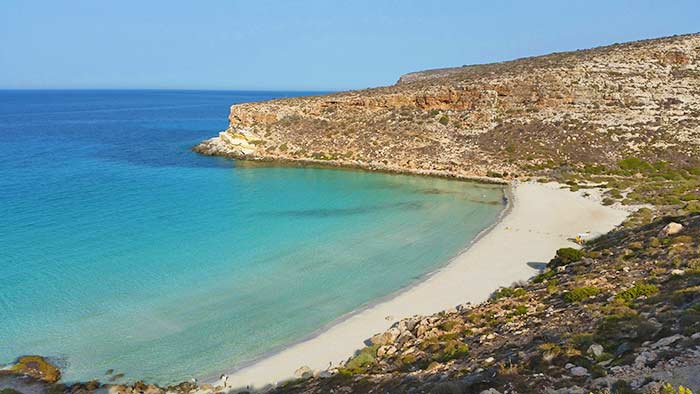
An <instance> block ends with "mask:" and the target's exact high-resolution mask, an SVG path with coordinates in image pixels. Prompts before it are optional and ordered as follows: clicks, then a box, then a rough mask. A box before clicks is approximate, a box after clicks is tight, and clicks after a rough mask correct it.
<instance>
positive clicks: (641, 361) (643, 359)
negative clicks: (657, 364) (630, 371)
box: [634, 351, 657, 368]
mask: <svg viewBox="0 0 700 394" xmlns="http://www.w3.org/2000/svg"><path fill="white" fill-rule="evenodd" d="M656 357H657V356H656V352H653V351H644V352H641V353H639V355H638V356H637V357H636V358H635V359H634V365H635V366H637V367H639V368H641V367H644V366H646V365H647V364H648V363H650V362H652V361H655V360H656Z"/></svg>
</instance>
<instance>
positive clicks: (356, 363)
mask: <svg viewBox="0 0 700 394" xmlns="http://www.w3.org/2000/svg"><path fill="white" fill-rule="evenodd" d="M377 349H379V345H372V346H368V347H366V348H364V349H362V350H361V351H360V353H359V354H358V355H357V356H355V357H353V358H352V359H351V360H350V361H348V362H347V363H346V364H345V367H344V368H342V369H341V370H340V371H339V372H340V373H342V374H345V375H357V374H361V373H365V372H367V370H368V368H369V367H370V366H371V365H372V364H373V363H374V359H375V358H376V357H377Z"/></svg>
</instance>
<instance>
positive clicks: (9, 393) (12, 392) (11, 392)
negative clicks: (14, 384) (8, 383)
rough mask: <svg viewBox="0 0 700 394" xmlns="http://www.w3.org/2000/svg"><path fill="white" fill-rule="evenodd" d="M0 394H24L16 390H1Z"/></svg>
mask: <svg viewBox="0 0 700 394" xmlns="http://www.w3.org/2000/svg"><path fill="white" fill-rule="evenodd" d="M0 394H22V393H21V392H19V391H17V390H15V389H11V388H6V389H2V390H0Z"/></svg>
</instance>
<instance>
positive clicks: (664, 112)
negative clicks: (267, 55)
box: [196, 34, 700, 176]
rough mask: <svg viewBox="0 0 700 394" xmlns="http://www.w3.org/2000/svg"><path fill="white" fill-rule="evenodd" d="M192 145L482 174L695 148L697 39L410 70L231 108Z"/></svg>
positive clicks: (681, 159)
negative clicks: (371, 84) (216, 130)
mask: <svg viewBox="0 0 700 394" xmlns="http://www.w3.org/2000/svg"><path fill="white" fill-rule="evenodd" d="M229 118H230V127H229V128H228V129H227V130H226V131H224V132H223V133H221V134H220V136H219V137H216V138H213V139H211V140H208V141H205V142H203V143H202V144H200V145H199V146H198V147H196V150H198V151H200V152H202V153H206V154H215V155H225V156H231V157H236V158H248V159H286V160H316V161H323V162H328V163H333V164H340V165H354V166H361V167H368V168H382V169H390V170H397V171H410V172H428V173H448V174H452V175H457V176H481V175H486V174H487V172H489V171H495V172H499V173H506V172H507V173H510V174H513V173H515V174H517V173H524V172H527V169H528V168H532V167H534V166H538V165H542V164H543V163H552V162H555V163H570V164H574V165H576V164H586V163H602V164H606V163H612V162H615V161H617V160H619V159H621V158H623V157H627V156H640V157H642V158H645V159H648V160H667V161H670V162H674V163H686V162H692V161H694V160H696V159H697V157H698V156H699V153H700V35H698V34H693V35H685V36H675V37H669V38H661V39H655V40H647V41H639V42H632V43H626V44H618V45H613V46H608V47H601V48H596V49H591V50H584V51H576V52H568V53H559V54H552V55H547V56H541V57H533V58H525V59H518V60H514V61H509V62H503V63H496V64H488V65H477V66H465V67H459V68H453V69H440V70H429V71H424V72H418V73H411V74H407V75H405V76H403V77H401V79H400V80H399V82H398V83H397V84H396V85H394V86H389V87H382V88H376V89H368V90H360V91H350V92H343V93H337V94H331V95H325V96H316V97H301V98H289V99H280V100H272V101H267V102H262V103H247V104H238V105H234V106H232V107H231V114H230V117H229Z"/></svg>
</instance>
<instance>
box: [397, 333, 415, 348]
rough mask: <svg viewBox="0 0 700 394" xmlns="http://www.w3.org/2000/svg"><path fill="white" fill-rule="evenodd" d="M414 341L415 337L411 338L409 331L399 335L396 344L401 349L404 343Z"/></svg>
mask: <svg viewBox="0 0 700 394" xmlns="http://www.w3.org/2000/svg"><path fill="white" fill-rule="evenodd" d="M414 339H416V337H414V336H413V334H412V333H411V332H410V331H404V332H402V333H401V335H399V337H398V338H397V339H396V343H397V344H398V345H399V346H400V347H403V346H404V345H405V344H406V343H408V342H410V341H413V340H414Z"/></svg>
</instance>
